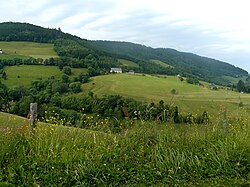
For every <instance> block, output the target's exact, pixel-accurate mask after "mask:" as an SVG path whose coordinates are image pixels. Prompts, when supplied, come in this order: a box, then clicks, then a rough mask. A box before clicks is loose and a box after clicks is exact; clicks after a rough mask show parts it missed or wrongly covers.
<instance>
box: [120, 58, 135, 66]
mask: <svg viewBox="0 0 250 187" xmlns="http://www.w3.org/2000/svg"><path fill="white" fill-rule="evenodd" d="M118 62H120V63H122V65H123V66H127V67H139V65H138V64H136V63H134V62H132V61H130V60H125V59H118Z"/></svg>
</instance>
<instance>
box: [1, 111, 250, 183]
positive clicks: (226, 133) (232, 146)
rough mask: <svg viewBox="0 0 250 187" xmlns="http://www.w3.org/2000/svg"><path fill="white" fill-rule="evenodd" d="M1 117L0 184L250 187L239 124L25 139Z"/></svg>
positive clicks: (248, 147)
mask: <svg viewBox="0 0 250 187" xmlns="http://www.w3.org/2000/svg"><path fill="white" fill-rule="evenodd" d="M0 119H1V124H0V127H1V128H0V150H1V151H0V166H1V167H0V186H157V187H158V186H249V185H250V173H249V171H250V156H249V155H250V127H249V125H248V122H247V121H246V120H245V119H240V120H238V121H235V122H233V123H232V124H229V125H228V126H226V127H223V125H222V123H221V122H220V121H218V122H217V123H214V124H210V125H172V124H161V123H157V122H140V121H134V122H133V123H132V124H133V126H130V127H129V128H128V129H124V130H123V131H122V132H121V133H119V134H112V133H103V132H98V131H93V130H84V129H77V128H70V127H63V126H57V124H53V125H51V124H41V123H40V124H38V125H37V127H36V128H35V129H34V132H35V133H33V134H32V133H31V132H30V131H29V128H27V126H25V123H24V122H25V121H26V120H25V119H24V118H20V119H19V117H18V116H14V115H11V116H8V114H4V113H0ZM22 122H23V123H22ZM120 123H121V124H120V125H121V126H122V125H123V124H122V123H127V122H120ZM2 125H4V126H2ZM8 126H9V128H7V127H8Z"/></svg>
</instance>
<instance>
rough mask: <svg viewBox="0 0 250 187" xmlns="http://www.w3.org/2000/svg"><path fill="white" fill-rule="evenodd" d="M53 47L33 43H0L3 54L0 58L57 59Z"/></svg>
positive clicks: (51, 45)
mask: <svg viewBox="0 0 250 187" xmlns="http://www.w3.org/2000/svg"><path fill="white" fill-rule="evenodd" d="M53 47H54V45H53V44H44V43H34V42H0V49H2V50H3V52H4V53H5V54H0V58H8V59H11V58H20V57H22V58H24V57H26V58H27V57H33V58H42V59H48V58H51V57H58V55H57V54H56V52H55V51H54V48H53Z"/></svg>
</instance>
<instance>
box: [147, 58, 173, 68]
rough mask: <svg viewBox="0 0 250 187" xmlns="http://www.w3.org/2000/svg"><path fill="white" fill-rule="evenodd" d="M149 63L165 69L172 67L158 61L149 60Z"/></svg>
mask: <svg viewBox="0 0 250 187" xmlns="http://www.w3.org/2000/svg"><path fill="white" fill-rule="evenodd" d="M150 62H153V63H155V64H157V65H160V66H162V67H165V68H168V67H172V66H170V65H168V64H166V63H164V62H162V61H160V60H150Z"/></svg>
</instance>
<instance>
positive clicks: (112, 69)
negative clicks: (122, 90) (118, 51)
mask: <svg viewBox="0 0 250 187" xmlns="http://www.w3.org/2000/svg"><path fill="white" fill-rule="evenodd" d="M111 71H122V68H111Z"/></svg>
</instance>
